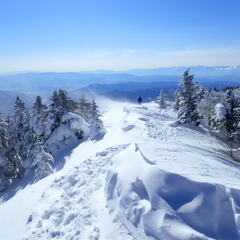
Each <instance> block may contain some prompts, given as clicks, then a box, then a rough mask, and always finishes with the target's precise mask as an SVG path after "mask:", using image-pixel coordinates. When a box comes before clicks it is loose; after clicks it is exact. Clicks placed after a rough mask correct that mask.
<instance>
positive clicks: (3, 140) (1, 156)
mask: <svg viewBox="0 0 240 240" xmlns="http://www.w3.org/2000/svg"><path fill="white" fill-rule="evenodd" d="M7 149H8V139H7V123H6V122H5V121H4V120H3V119H2V117H1V114H0V192H1V191H4V190H5V189H6V187H7V186H8V185H9V183H10V178H11V177H12V175H11V170H13V169H12V168H11V164H10V161H9V160H8V158H7V157H6V153H7ZM13 172H14V171H13Z"/></svg>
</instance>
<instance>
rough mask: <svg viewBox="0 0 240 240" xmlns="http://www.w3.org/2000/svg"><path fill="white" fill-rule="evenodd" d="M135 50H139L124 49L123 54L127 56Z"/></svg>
mask: <svg viewBox="0 0 240 240" xmlns="http://www.w3.org/2000/svg"><path fill="white" fill-rule="evenodd" d="M135 52H138V51H137V50H134V49H122V51H121V56H123V57H126V56H129V55H130V54H132V53H135Z"/></svg>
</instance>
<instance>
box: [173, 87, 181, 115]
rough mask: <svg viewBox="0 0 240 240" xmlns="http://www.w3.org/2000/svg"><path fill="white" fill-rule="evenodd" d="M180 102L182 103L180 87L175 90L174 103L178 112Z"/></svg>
mask: <svg viewBox="0 0 240 240" xmlns="http://www.w3.org/2000/svg"><path fill="white" fill-rule="evenodd" d="M179 103H180V91H179V89H177V90H176V91H175V92H174V105H173V109H174V111H176V112H177V111H178V110H179Z"/></svg>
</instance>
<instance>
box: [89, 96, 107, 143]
mask: <svg viewBox="0 0 240 240" xmlns="http://www.w3.org/2000/svg"><path fill="white" fill-rule="evenodd" d="M90 114H91V120H90V126H89V137H90V139H91V140H93V139H95V138H96V137H97V138H101V137H102V136H103V135H104V134H105V133H106V129H105V128H104V125H103V121H102V120H101V119H100V117H101V115H100V113H99V111H98V106H97V105H96V102H95V100H93V101H92V105H91V111H90Z"/></svg>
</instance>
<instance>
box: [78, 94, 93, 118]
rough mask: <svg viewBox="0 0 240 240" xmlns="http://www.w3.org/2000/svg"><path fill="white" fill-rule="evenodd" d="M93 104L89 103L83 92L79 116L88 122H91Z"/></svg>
mask: <svg viewBox="0 0 240 240" xmlns="http://www.w3.org/2000/svg"><path fill="white" fill-rule="evenodd" d="M90 107H91V103H89V102H87V99H86V96H85V94H84V93H83V92H82V93H81V96H80V99H79V115H80V116H81V117H82V118H83V119H84V120H85V121H86V122H89V120H90Z"/></svg>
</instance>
